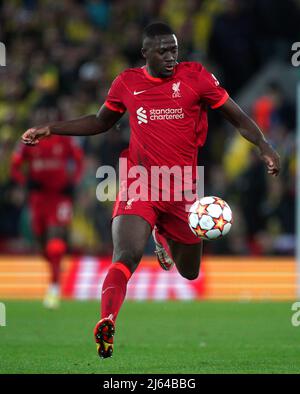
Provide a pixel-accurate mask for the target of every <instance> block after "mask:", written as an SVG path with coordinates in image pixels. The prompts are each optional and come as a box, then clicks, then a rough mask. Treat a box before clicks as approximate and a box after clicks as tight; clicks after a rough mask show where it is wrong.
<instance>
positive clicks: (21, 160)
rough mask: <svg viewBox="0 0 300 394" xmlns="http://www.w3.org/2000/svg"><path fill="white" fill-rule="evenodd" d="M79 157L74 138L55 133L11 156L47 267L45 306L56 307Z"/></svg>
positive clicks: (78, 172)
mask: <svg viewBox="0 0 300 394" xmlns="http://www.w3.org/2000/svg"><path fill="white" fill-rule="evenodd" d="M82 157H83V153H82V150H81V148H80V147H79V146H78V145H77V144H76V143H75V141H74V139H72V138H64V137H61V136H59V135H56V136H54V137H53V138H50V139H45V140H43V141H41V143H40V144H39V145H38V146H37V147H36V149H32V147H30V146H26V145H24V144H18V145H17V147H16V149H15V151H14V153H13V155H12V162H11V175H12V178H13V180H14V181H15V182H17V183H18V184H19V185H21V186H24V187H25V188H27V190H28V204H29V208H30V217H31V224H32V230H33V233H34V235H35V237H36V238H37V240H38V242H39V244H40V247H41V248H42V253H43V256H44V257H45V259H46V260H47V261H48V263H49V267H50V273H51V276H50V278H51V279H50V285H49V288H48V291H47V293H46V295H45V298H44V305H45V307H47V308H57V307H58V306H59V300H60V272H61V261H62V258H63V256H64V254H65V253H66V251H67V240H68V227H69V224H70V222H71V218H72V195H73V192H74V187H75V186H76V185H77V183H78V182H79V179H80V175H81V169H82Z"/></svg>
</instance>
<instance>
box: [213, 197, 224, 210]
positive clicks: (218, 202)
mask: <svg viewBox="0 0 300 394" xmlns="http://www.w3.org/2000/svg"><path fill="white" fill-rule="evenodd" d="M215 203H216V204H218V205H220V206H221V207H222V209H223V208H225V207H226V202H225V201H224V200H222V199H221V198H218V199H217V201H216V202H215Z"/></svg>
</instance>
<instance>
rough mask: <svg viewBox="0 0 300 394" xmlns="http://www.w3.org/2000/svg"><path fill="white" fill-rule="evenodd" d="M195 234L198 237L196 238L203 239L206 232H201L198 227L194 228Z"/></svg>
mask: <svg viewBox="0 0 300 394" xmlns="http://www.w3.org/2000/svg"><path fill="white" fill-rule="evenodd" d="M195 232H196V233H197V235H198V237H205V234H206V232H207V231H206V230H202V228H201V227H200V226H199V225H198V226H197V227H196V228H195Z"/></svg>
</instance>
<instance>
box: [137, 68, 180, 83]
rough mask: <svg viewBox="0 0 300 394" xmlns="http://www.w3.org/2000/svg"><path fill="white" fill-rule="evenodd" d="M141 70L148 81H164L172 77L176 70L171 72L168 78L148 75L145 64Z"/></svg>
mask: <svg viewBox="0 0 300 394" xmlns="http://www.w3.org/2000/svg"><path fill="white" fill-rule="evenodd" d="M142 70H143V72H144V74H145V76H146V78H148V79H150V81H153V82H164V81H166V80H167V79H171V78H173V77H174V74H175V72H176V71H175V72H174V73H173V75H172V76H171V77H168V78H157V77H152V75H150V74H149V73H148V71H147V69H146V66H143V67H142Z"/></svg>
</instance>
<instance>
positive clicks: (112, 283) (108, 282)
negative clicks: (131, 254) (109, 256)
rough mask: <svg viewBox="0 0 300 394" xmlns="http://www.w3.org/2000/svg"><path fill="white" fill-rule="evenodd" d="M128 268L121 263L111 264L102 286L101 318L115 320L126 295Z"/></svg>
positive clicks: (129, 275) (128, 277) (129, 274)
mask: <svg viewBox="0 0 300 394" xmlns="http://www.w3.org/2000/svg"><path fill="white" fill-rule="evenodd" d="M131 275H132V274H131V272H130V270H129V268H127V266H126V265H125V264H123V263H122V262H117V263H112V264H111V265H110V266H109V269H108V273H107V275H106V278H105V280H104V282H103V286H102V296H101V297H102V298H101V318H102V319H103V318H104V317H109V316H110V315H112V317H111V318H112V320H116V318H117V316H118V313H119V310H120V308H121V306H122V304H123V301H124V299H125V295H126V288H127V283H128V281H129V279H130V277H131Z"/></svg>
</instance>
